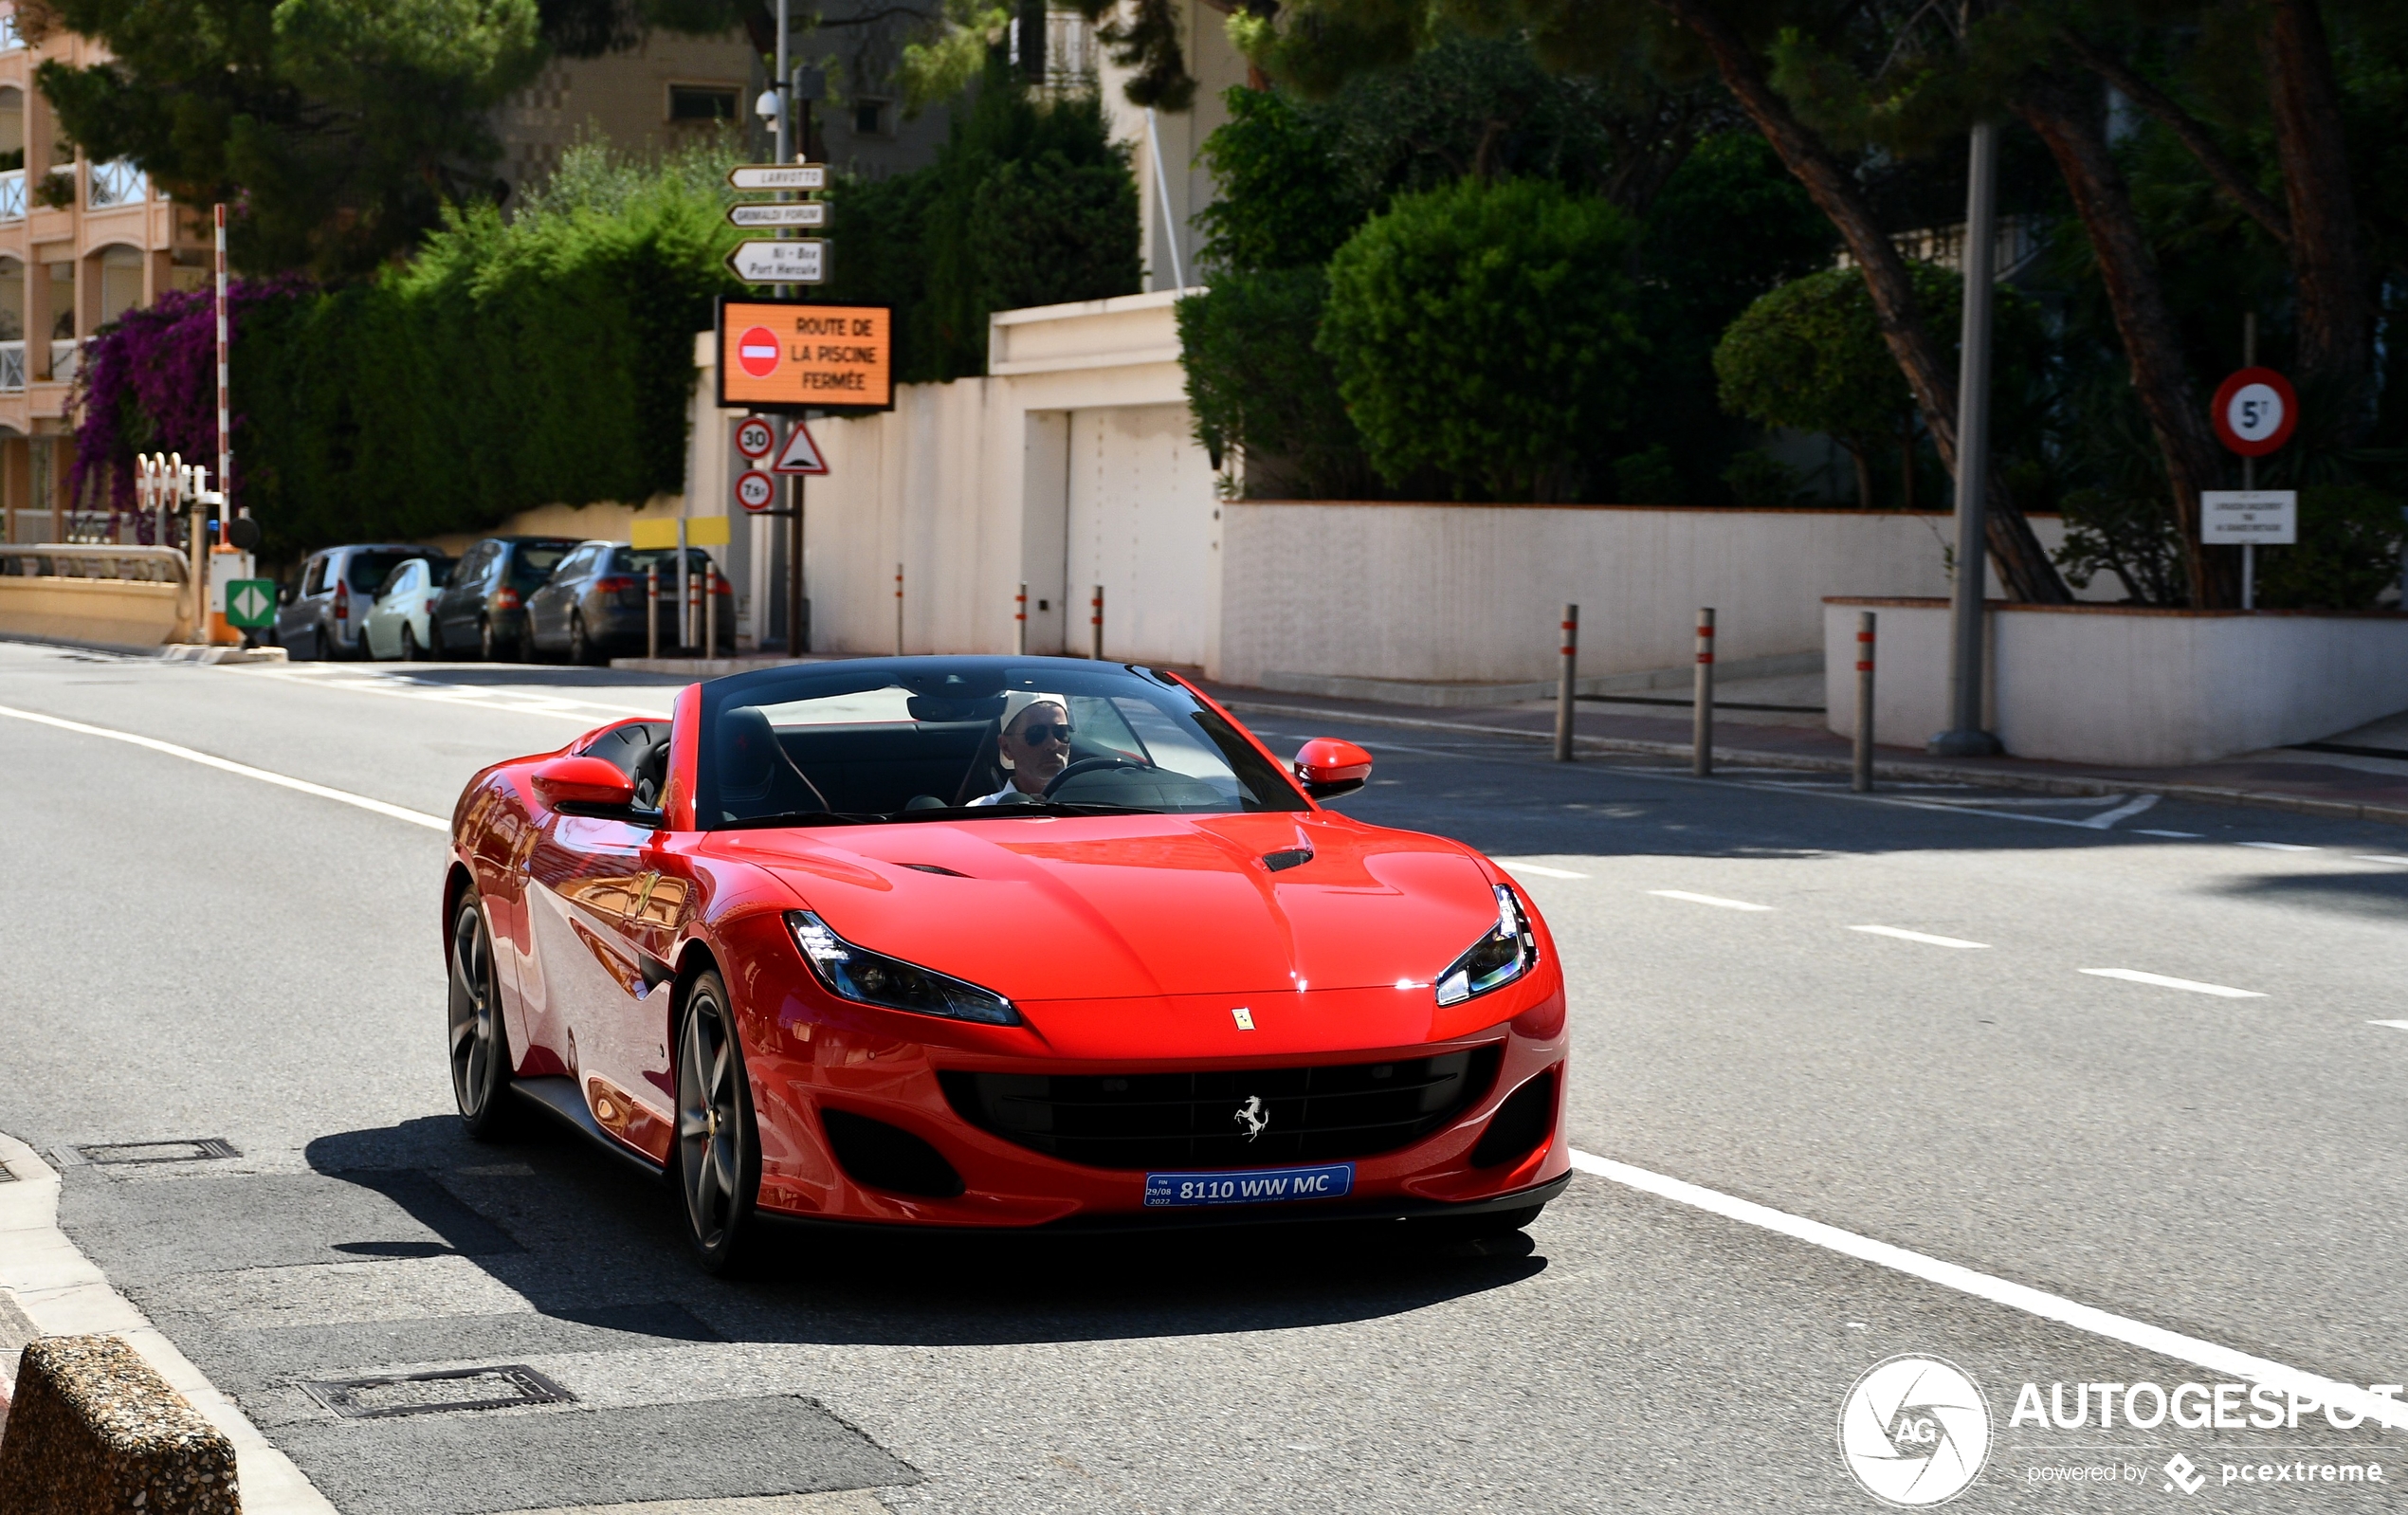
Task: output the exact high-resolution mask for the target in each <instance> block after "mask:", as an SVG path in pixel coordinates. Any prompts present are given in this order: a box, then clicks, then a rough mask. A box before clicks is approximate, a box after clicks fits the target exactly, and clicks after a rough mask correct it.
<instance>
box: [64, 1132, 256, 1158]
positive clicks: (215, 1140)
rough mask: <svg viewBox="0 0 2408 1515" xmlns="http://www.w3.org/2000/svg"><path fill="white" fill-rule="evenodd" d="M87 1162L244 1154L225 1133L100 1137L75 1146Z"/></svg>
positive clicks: (218, 1156)
mask: <svg viewBox="0 0 2408 1515" xmlns="http://www.w3.org/2000/svg"><path fill="white" fill-rule="evenodd" d="M70 1150H72V1151H73V1152H74V1153H75V1155H76V1156H77V1157H79V1158H82V1159H83V1160H84V1161H86V1162H96V1163H132V1162H202V1161H206V1160H208V1159H211V1158H239V1157H241V1156H242V1155H243V1154H242V1153H241V1152H239V1151H237V1150H236V1149H235V1146H234V1143H233V1142H231V1141H227V1140H226V1139H225V1138H224V1137H179V1138H177V1139H176V1140H174V1141H100V1142H93V1143H88V1144H86V1145H82V1146H78V1147H74V1148H72V1149H70Z"/></svg>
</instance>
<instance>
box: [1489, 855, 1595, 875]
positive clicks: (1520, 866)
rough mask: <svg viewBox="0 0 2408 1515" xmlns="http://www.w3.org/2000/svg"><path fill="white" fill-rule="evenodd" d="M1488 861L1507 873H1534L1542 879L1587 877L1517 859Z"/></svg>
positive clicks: (1563, 869)
mask: <svg viewBox="0 0 2408 1515" xmlns="http://www.w3.org/2000/svg"><path fill="white" fill-rule="evenodd" d="M1489 861H1491V862H1493V863H1495V864H1496V865H1497V867H1501V868H1504V869H1505V871H1507V872H1509V873H1536V874H1537V875H1538V876H1539V877H1541V878H1542V879H1585V878H1587V877H1588V875H1587V874H1585V873H1575V872H1573V871H1572V870H1571V869H1570V868H1551V867H1546V866H1545V865H1544V864H1541V863H1524V862H1523V861H1522V860H1521V859H1519V858H1511V857H1500V858H1491V859H1490V860H1489Z"/></svg>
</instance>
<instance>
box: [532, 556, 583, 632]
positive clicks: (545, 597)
mask: <svg viewBox="0 0 2408 1515" xmlns="http://www.w3.org/2000/svg"><path fill="white" fill-rule="evenodd" d="M592 556H593V554H592V552H591V551H590V550H588V549H586V548H583V547H580V548H578V549H577V550H576V551H575V552H574V553H571V554H570V555H569V556H568V557H566V558H564V559H562V560H561V563H560V566H559V567H557V568H556V569H554V570H553V571H552V576H551V577H549V578H547V579H545V580H544V581H543V583H542V584H541V585H539V586H538V587H537V589H536V591H535V593H532V594H530V595H528V596H527V624H528V625H529V626H530V627H532V628H533V629H534V631H535V643H536V646H538V647H539V648H543V649H544V650H546V651H557V650H559V648H560V646H561V644H562V643H564V642H565V641H567V640H568V635H569V611H568V604H569V601H568V598H567V593H568V586H569V585H570V584H572V583H574V582H575V579H576V576H577V570H578V568H579V566H580V565H582V564H583V563H584V562H585V560H586V559H587V558H588V557H592Z"/></svg>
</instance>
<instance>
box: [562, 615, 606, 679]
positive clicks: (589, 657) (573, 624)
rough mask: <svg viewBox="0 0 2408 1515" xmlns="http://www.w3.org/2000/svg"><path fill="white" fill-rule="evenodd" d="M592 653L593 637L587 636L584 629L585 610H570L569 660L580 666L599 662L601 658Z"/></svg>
mask: <svg viewBox="0 0 2408 1515" xmlns="http://www.w3.org/2000/svg"><path fill="white" fill-rule="evenodd" d="M593 653H594V647H593V638H592V637H590V636H588V635H587V634H586V630H585V612H584V611H570V612H569V661H570V662H572V663H575V664H577V665H578V666H590V665H592V664H595V663H599V662H601V661H602V660H601V659H600V658H597V657H595V656H594V655H593Z"/></svg>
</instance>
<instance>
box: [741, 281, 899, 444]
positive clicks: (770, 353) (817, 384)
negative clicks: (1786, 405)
mask: <svg viewBox="0 0 2408 1515" xmlns="http://www.w3.org/2000/svg"><path fill="white" fill-rule="evenodd" d="M769 246H786V247H798V246H805V244H802V243H797V242H786V243H773V244H769ZM893 325H894V311H893V309H892V307H890V306H886V305H823V304H820V303H818V302H816V301H807V300H739V299H736V298H734V297H727V298H723V299H721V301H720V305H719V344H720V345H719V351H720V361H719V403H720V405H721V408H722V409H725V410H730V411H770V412H772V413H775V414H784V415H792V414H795V413H797V412H800V411H835V412H837V413H840V414H843V413H848V412H858V411H890V410H893V409H894V405H895V392H894V382H893V350H892V347H891V346H890V344H889V340H888V334H889V333H890V331H891V330H892V328H893Z"/></svg>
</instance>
